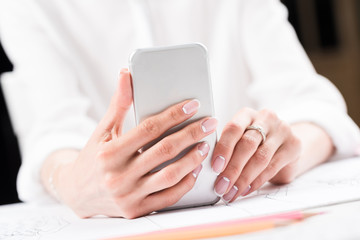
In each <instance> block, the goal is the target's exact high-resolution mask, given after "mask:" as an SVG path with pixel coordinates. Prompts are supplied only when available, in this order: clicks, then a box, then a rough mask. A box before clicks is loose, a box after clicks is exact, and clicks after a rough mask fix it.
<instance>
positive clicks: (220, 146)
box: [216, 140, 233, 153]
mask: <svg viewBox="0 0 360 240" xmlns="http://www.w3.org/2000/svg"><path fill="white" fill-rule="evenodd" d="M216 148H217V149H221V151H224V152H230V153H231V152H232V151H233V147H232V146H231V145H230V143H227V142H225V141H221V140H220V141H219V142H218V143H217V144H216Z"/></svg>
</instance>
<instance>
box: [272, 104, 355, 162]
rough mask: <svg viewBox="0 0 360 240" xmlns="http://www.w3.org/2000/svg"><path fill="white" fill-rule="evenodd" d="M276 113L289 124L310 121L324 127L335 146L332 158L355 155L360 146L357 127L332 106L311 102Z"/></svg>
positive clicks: (345, 115)
mask: <svg viewBox="0 0 360 240" xmlns="http://www.w3.org/2000/svg"><path fill="white" fill-rule="evenodd" d="M278 114H279V116H280V118H281V119H283V120H285V121H287V122H288V123H290V124H293V123H297V122H311V123H314V124H316V125H318V126H319V127H321V128H322V129H324V130H325V131H326V132H327V134H328V135H329V136H330V138H331V139H332V142H333V144H334V146H335V148H336V150H335V154H334V155H333V156H332V158H331V159H332V160H333V159H341V158H348V157H352V156H355V155H357V151H358V148H359V146H360V131H359V127H358V126H357V125H356V124H355V123H354V122H353V120H352V119H351V118H350V117H349V116H348V115H347V114H346V113H345V112H343V111H341V110H339V109H337V108H334V107H333V106H329V105H324V104H323V103H314V102H312V103H303V104H301V105H296V106H294V107H292V108H290V109H286V110H280V111H279V112H278Z"/></svg>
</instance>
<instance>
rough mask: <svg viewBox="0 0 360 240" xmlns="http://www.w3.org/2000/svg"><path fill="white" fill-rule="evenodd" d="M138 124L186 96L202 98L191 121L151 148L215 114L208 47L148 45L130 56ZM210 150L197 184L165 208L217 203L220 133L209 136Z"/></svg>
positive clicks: (206, 138) (172, 160)
mask: <svg viewBox="0 0 360 240" xmlns="http://www.w3.org/2000/svg"><path fill="white" fill-rule="evenodd" d="M129 65H130V66H129V68H130V72H131V76H132V84H133V96H134V110H135V119H136V124H137V125H138V124H139V123H141V122H142V121H143V120H144V119H146V118H148V117H149V116H151V115H154V114H157V113H160V112H162V111H163V110H165V109H166V108H168V107H170V106H171V105H174V104H176V103H179V102H181V101H184V100H186V99H198V100H199V101H200V104H201V106H200V108H199V111H198V112H197V113H196V114H195V115H194V116H193V117H192V118H191V119H188V120H187V121H185V122H183V123H182V124H180V125H178V126H176V127H174V128H172V129H170V130H168V131H167V132H165V134H164V135H163V136H161V137H160V138H159V139H156V140H154V141H152V142H151V143H149V144H147V145H146V146H144V150H146V149H148V148H150V147H151V146H152V145H154V144H155V143H156V142H158V141H160V140H161V139H162V138H164V137H166V136H167V135H169V134H172V133H174V132H176V131H178V130H180V129H182V128H183V127H185V126H186V125H188V124H189V123H192V122H194V121H197V120H199V119H201V118H203V117H208V116H214V107H213V98H212V90H211V82H210V74H209V67H208V55H207V50H206V48H205V47H204V46H203V45H202V44H199V43H192V44H184V45H177V46H167V47H155V48H144V49H138V50H135V52H134V53H133V54H132V55H131V56H130V63H129ZM201 141H207V142H208V143H209V145H210V151H209V153H208V155H207V157H206V159H205V160H204V162H203V163H202V164H203V169H202V171H201V172H200V174H199V176H198V178H197V180H196V183H195V186H194V187H193V189H192V190H190V191H189V192H188V193H187V194H186V195H184V196H183V197H182V198H181V199H180V201H178V202H177V203H176V204H175V205H173V206H170V207H168V208H166V209H164V210H170V209H177V208H186V207H195V206H203V205H210V204H215V203H216V202H217V201H218V200H219V197H218V196H217V195H216V194H215V193H214V191H213V187H214V182H215V180H216V177H217V176H216V174H215V173H214V172H213V171H212V169H211V157H212V153H213V150H214V147H215V143H216V132H214V133H212V134H211V135H209V136H207V137H205V138H204V139H202V140H201ZM192 147H194V145H192V146H189V147H188V148H187V149H184V151H182V152H181V153H180V154H179V155H178V156H177V157H175V158H174V159H171V160H169V161H167V162H166V163H164V164H162V165H160V166H158V167H157V168H156V169H154V170H153V171H157V170H159V169H161V168H163V167H165V166H166V165H168V164H171V163H172V162H174V161H176V160H178V159H179V158H181V157H182V156H184V155H185V153H186V152H188V151H189V150H190V149H191V148H192Z"/></svg>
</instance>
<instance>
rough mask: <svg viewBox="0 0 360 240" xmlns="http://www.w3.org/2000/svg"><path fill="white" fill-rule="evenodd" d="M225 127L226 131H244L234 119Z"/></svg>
mask: <svg viewBox="0 0 360 240" xmlns="http://www.w3.org/2000/svg"><path fill="white" fill-rule="evenodd" d="M224 129H225V131H229V132H242V131H243V130H244V129H243V128H242V127H241V126H240V125H239V124H238V123H236V122H234V121H230V122H228V123H227V124H226V125H225V127H224Z"/></svg>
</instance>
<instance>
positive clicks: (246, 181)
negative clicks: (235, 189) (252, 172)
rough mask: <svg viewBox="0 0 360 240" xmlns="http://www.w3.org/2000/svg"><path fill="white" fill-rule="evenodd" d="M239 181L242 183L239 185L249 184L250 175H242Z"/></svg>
mask: <svg viewBox="0 0 360 240" xmlns="http://www.w3.org/2000/svg"><path fill="white" fill-rule="evenodd" d="M238 182H239V183H240V184H239V186H247V185H249V184H250V182H251V181H250V177H249V176H248V175H242V176H241V177H240V178H239V180H238Z"/></svg>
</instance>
